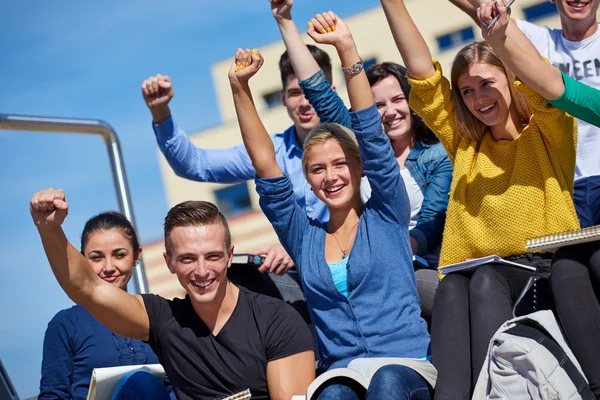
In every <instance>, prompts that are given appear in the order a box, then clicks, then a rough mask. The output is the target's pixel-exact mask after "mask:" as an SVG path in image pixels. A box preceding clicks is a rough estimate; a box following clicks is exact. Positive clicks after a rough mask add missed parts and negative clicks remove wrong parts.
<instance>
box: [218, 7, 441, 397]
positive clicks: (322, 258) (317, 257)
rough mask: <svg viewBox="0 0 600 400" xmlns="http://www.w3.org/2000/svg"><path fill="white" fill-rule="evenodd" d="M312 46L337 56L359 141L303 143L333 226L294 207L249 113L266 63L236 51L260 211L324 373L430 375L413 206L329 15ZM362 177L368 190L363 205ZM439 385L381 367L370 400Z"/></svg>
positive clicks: (328, 128)
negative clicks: (378, 362) (351, 368)
mask: <svg viewBox="0 0 600 400" xmlns="http://www.w3.org/2000/svg"><path fill="white" fill-rule="evenodd" d="M318 32H321V33H318ZM309 35H310V36H311V37H312V38H313V39H314V40H315V41H316V42H317V43H322V44H331V45H334V46H335V48H336V50H337V52H338V54H339V56H340V59H341V62H342V65H343V66H344V67H346V68H344V71H345V78H346V82H347V87H348V94H349V98H350V104H351V106H352V109H353V110H354V111H353V112H352V114H351V118H352V129H353V130H354V133H355V134H356V138H355V137H354V134H353V133H352V132H351V131H349V130H348V129H346V128H344V127H342V126H340V125H337V124H333V123H329V124H322V125H320V126H318V127H316V128H314V129H313V130H312V131H311V132H310V133H309V135H308V137H307V139H306V141H305V143H304V155H303V159H302V161H303V169H304V173H305V175H306V179H307V181H308V183H309V185H310V187H311V190H312V191H313V192H314V193H315V195H316V196H317V197H318V198H319V199H321V200H322V201H323V202H324V203H325V204H326V205H327V208H328V210H329V214H330V219H329V222H327V223H321V222H319V221H316V220H313V219H310V218H308V217H307V216H306V213H304V212H303V210H302V209H301V208H300V207H298V205H297V204H296V202H295V201H294V197H293V188H292V185H291V183H290V180H289V179H288V177H286V176H285V175H284V174H283V172H282V171H281V168H280V167H279V165H278V164H277V161H276V158H275V152H274V149H273V144H272V142H271V140H270V139H269V136H268V134H267V132H266V130H265V128H264V126H263V124H262V122H261V120H260V118H259V116H258V114H257V112H256V108H255V106H254V104H253V102H252V96H251V93H250V89H249V86H248V80H249V79H250V78H251V77H252V76H253V75H254V74H255V73H256V72H257V71H258V69H259V68H260V66H261V65H262V58H261V57H260V55H259V54H258V52H257V51H255V50H254V51H250V50H241V49H239V50H238V52H237V54H236V57H235V61H234V63H233V64H232V66H231V69H230V72H229V79H230V83H231V89H232V93H233V98H234V103H235V108H236V112H237V116H238V121H239V124H240V128H241V132H242V137H243V141H244V145H245V146H246V149H247V151H248V154H249V155H250V158H251V160H252V164H253V166H254V168H255V170H256V175H257V177H256V185H257V191H258V193H259V195H260V204H261V207H262V209H263V211H264V212H265V214H266V216H267V218H268V219H269V220H270V221H271V224H272V225H273V227H274V229H275V231H276V232H277V234H278V236H279V239H280V241H281V243H282V244H283V246H284V247H285V249H286V250H287V252H288V253H289V254H290V256H291V257H292V259H293V261H294V263H295V264H296V266H297V268H298V269H299V271H300V276H301V280H302V283H303V287H304V292H305V296H306V299H307V303H308V306H309V311H310V313H311V318H312V320H313V323H314V327H315V331H316V335H317V339H318V340H317V342H318V348H319V352H320V356H321V362H322V364H323V366H324V367H325V368H336V367H345V366H347V365H348V363H349V362H350V361H351V360H353V359H355V358H373V357H399V358H400V357H404V358H415V359H424V360H423V361H422V365H423V368H427V369H429V370H430V371H431V370H433V367H432V366H431V364H430V363H429V362H428V361H426V359H427V358H428V357H429V342H430V338H429V335H428V333H427V330H426V323H425V321H424V320H423V319H422V318H421V317H420V306H419V298H418V295H417V291H416V284H415V278H414V272H413V266H412V251H411V247H410V242H409V235H408V229H407V227H408V220H409V214H410V210H409V202H408V198H407V194H406V189H405V187H404V183H403V180H402V178H401V176H400V171H399V166H398V163H397V162H396V159H395V157H394V153H393V151H392V148H391V146H390V142H389V138H388V137H387V135H386V134H385V133H384V132H383V130H382V126H381V118H380V116H379V113H378V111H377V107H376V106H375V102H374V99H373V95H372V92H371V88H370V86H369V82H368V80H367V77H366V75H365V73H364V71H363V69H362V61H361V60H360V57H359V54H358V51H357V49H356V46H355V43H354V39H353V38H352V35H351V33H350V31H349V30H348V28H347V27H346V25H345V24H344V23H343V22H342V21H341V20H340V19H339V18H338V17H337V16H336V15H335V14H333V13H331V12H330V13H324V14H320V15H317V16H316V17H315V18H313V19H312V20H311V28H309ZM357 141H358V145H357ZM363 173H364V174H365V175H366V176H367V177H368V178H369V181H370V182H371V187H372V196H371V198H370V200H369V201H367V202H366V203H365V204H364V205H363V202H362V200H361V196H360V180H361V176H362V174H363ZM433 371H435V370H433ZM434 384H435V382H433V381H429V382H428V381H426V380H425V379H424V378H423V377H422V376H421V375H420V374H419V373H418V372H416V371H415V370H413V369H410V368H408V367H405V366H401V365H388V366H385V367H383V368H381V369H379V370H378V371H377V373H375V375H374V377H373V378H372V380H371V384H370V387H369V389H368V391H367V393H366V398H367V399H378V398H386V399H394V398H403V399H404V398H411V399H430V398H431V388H432V386H433V385H434ZM364 396H365V394H364V393H360V392H359V391H355V390H354V389H353V388H352V387H351V385H349V384H345V383H340V384H331V385H329V386H327V387H325V388H324V390H323V391H322V392H321V393H320V394H318V395H317V398H318V399H321V400H323V399H330V398H344V399H360V398H365V397H364Z"/></svg>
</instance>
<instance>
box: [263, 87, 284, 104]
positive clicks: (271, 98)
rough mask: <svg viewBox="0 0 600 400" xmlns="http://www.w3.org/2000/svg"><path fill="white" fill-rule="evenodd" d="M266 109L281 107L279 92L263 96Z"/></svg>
mask: <svg viewBox="0 0 600 400" xmlns="http://www.w3.org/2000/svg"><path fill="white" fill-rule="evenodd" d="M263 99H264V100H265V104H266V105H267V108H276V107H279V106H280V105H281V92H280V91H279V90H277V91H275V92H271V93H267V94H265V95H263Z"/></svg>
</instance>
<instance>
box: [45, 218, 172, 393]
mask: <svg viewBox="0 0 600 400" xmlns="http://www.w3.org/2000/svg"><path fill="white" fill-rule="evenodd" d="M81 254H83V256H84V257H85V258H86V260H87V261H88V262H89V263H90V264H91V266H92V271H93V272H94V273H95V274H96V275H98V276H99V277H100V278H101V279H103V280H104V281H106V282H109V283H110V284H111V285H113V286H114V287H116V288H119V289H121V290H123V291H127V283H128V282H129V279H130V278H131V274H132V272H133V268H134V267H135V266H136V265H137V264H138V262H139V260H140V257H141V256H142V249H141V247H140V245H139V242H138V239H137V235H136V233H135V230H134V229H133V226H132V225H131V223H130V222H129V221H128V220H127V218H126V217H125V216H124V215H122V214H119V213H116V212H105V213H102V214H99V215H96V216H95V217H93V218H91V219H89V220H88V221H87V222H86V224H85V227H84V228H83V233H82V234H81ZM139 364H158V358H156V355H155V354H154V353H153V352H152V349H150V346H148V345H147V344H146V343H144V342H142V341H141V340H135V339H128V338H124V337H122V336H119V335H116V334H114V333H112V332H111V331H109V330H108V329H107V328H106V327H105V326H104V325H102V323H101V322H100V321H98V320H97V319H96V318H94V317H93V316H92V315H91V314H90V313H89V311H88V310H86V309H85V308H83V307H82V306H79V305H76V306H73V307H71V308H69V309H66V310H62V311H60V312H59V313H58V314H56V315H55V316H54V318H52V320H51V321H50V323H49V324H48V329H47V330H46V334H45V335H44V348H43V357H42V378H41V381H40V395H39V397H38V399H42V400H51V399H65V400H66V399H75V400H85V399H86V398H87V395H88V389H89V387H90V378H91V376H92V371H93V369H94V368H102V367H116V366H121V365H139ZM168 389H169V391H170V390H171V387H170V385H169V386H168ZM165 394H166V392H165ZM158 395H159V394H158V393H156V396H157V398H158ZM167 397H168V396H167Z"/></svg>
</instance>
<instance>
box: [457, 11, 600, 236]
mask: <svg viewBox="0 0 600 400" xmlns="http://www.w3.org/2000/svg"><path fill="white" fill-rule="evenodd" d="M549 1H550V2H551V3H554V4H556V8H557V10H558V13H559V14H560V23H561V29H551V28H549V27H547V26H544V27H540V26H537V25H535V24H532V23H530V22H527V21H522V20H517V21H516V22H517V26H518V27H519V28H520V29H521V31H523V33H525V35H526V36H527V37H528V38H529V40H530V41H531V42H532V43H533V45H534V46H535V47H536V48H537V49H538V51H539V52H540V54H541V55H542V56H543V57H545V58H547V59H548V60H549V61H550V63H552V64H553V65H554V66H556V67H557V68H559V69H560V70H561V71H563V72H564V73H565V74H566V75H569V76H571V77H572V78H574V79H576V80H578V81H580V82H582V83H585V84H586V85H588V86H591V87H595V88H597V89H600V30H599V29H598V18H597V12H598V6H599V5H600V0H585V1H583V0H582V1H580V2H572V1H568V0H549ZM450 2H451V3H453V4H454V5H456V6H457V7H458V8H460V9H461V10H463V11H464V12H466V13H467V14H468V15H469V16H470V17H471V18H473V20H474V21H475V23H476V24H479V21H478V20H477V7H479V6H480V5H482V4H483V3H485V2H486V0H450ZM577 122H578V125H579V134H578V143H577V162H576V166H575V190H574V194H573V202H574V203H575V208H576V210H577V216H578V217H579V222H580V223H581V226H582V227H587V226H593V225H600V155H599V154H598V153H599V151H600V128H599V127H596V126H594V125H591V124H589V123H587V122H585V121H582V120H577Z"/></svg>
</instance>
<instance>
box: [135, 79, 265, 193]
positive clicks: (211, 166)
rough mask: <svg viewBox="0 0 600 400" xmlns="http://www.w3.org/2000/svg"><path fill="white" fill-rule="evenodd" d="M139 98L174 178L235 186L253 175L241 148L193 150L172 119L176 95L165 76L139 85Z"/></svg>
mask: <svg viewBox="0 0 600 400" xmlns="http://www.w3.org/2000/svg"><path fill="white" fill-rule="evenodd" d="M142 96H143V98H144V102H145V103H146V106H147V107H148V109H149V110H150V113H151V114H152V122H153V123H152V128H153V129H154V134H155V135H156V142H157V143H158V147H159V148H160V151H161V152H162V153H163V154H164V156H165V158H166V159H167V162H168V163H169V166H171V168H172V169H173V172H175V174H176V175H177V176H180V177H182V178H185V179H190V180H194V181H200V182H218V183H238V182H242V181H246V180H248V179H252V178H254V175H255V172H254V168H252V163H251V162H250V157H248V153H246V149H245V148H244V146H243V145H240V146H235V147H230V148H227V149H203V148H198V147H196V146H195V145H194V144H193V143H192V141H191V140H190V138H189V137H188V135H187V134H186V133H185V132H184V131H183V129H181V127H180V126H179V125H178V124H177V122H176V121H175V119H174V118H173V117H172V116H171V110H170V108H169V103H170V101H171V100H172V99H173V96H175V91H174V90H173V83H172V82H171V78H170V77H169V76H168V75H161V74H158V75H154V76H151V77H149V78H148V79H145V80H144V81H143V82H142Z"/></svg>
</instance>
